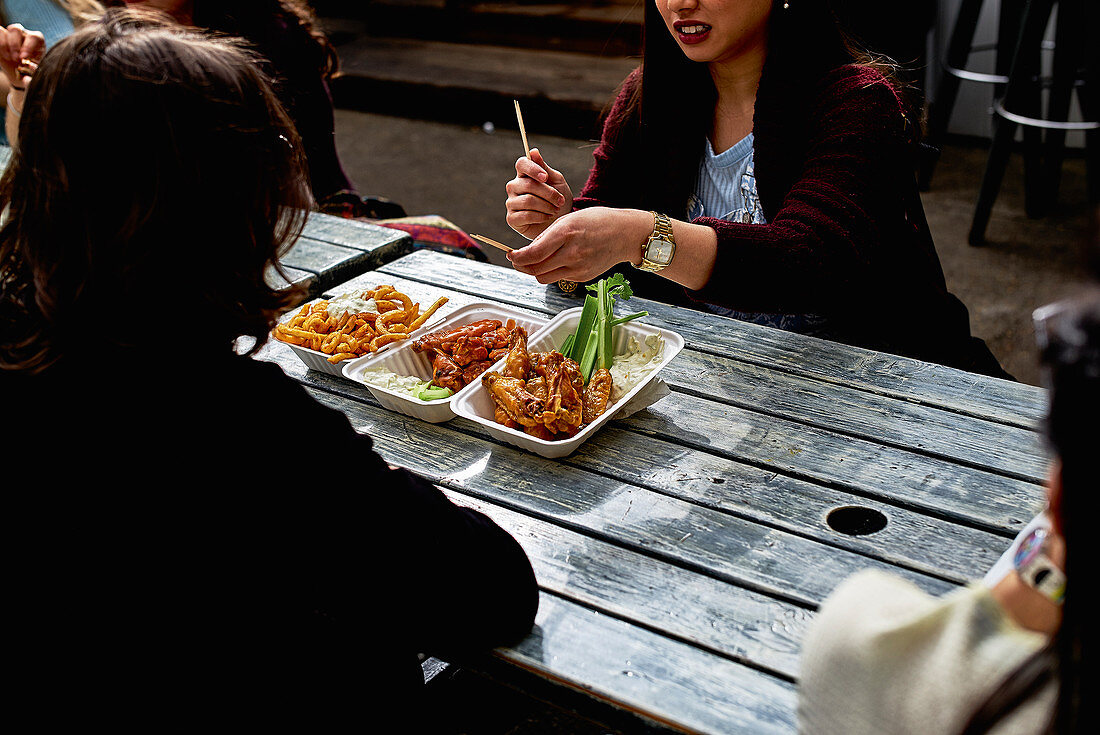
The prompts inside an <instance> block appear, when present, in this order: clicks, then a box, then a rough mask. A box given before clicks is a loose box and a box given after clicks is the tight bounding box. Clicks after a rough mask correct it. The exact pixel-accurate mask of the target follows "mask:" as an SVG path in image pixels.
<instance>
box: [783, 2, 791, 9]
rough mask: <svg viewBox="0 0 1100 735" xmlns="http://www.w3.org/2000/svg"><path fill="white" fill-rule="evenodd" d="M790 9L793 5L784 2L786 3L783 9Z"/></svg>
mask: <svg viewBox="0 0 1100 735" xmlns="http://www.w3.org/2000/svg"><path fill="white" fill-rule="evenodd" d="M789 7H791V4H790V3H788V2H784V3H783V9H784V10H786V9H787V8H789Z"/></svg>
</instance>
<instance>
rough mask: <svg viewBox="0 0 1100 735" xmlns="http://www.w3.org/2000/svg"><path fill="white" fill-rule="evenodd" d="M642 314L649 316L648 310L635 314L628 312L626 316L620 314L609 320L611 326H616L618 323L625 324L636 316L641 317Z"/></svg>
mask: <svg viewBox="0 0 1100 735" xmlns="http://www.w3.org/2000/svg"><path fill="white" fill-rule="evenodd" d="M643 316H649V312H648V311H639V312H637V313H635V314H629V315H627V316H621V317H619V318H618V319H612V320H611V326H613V327H617V326H619V325H620V324H626V323H627V322H629V321H632V320H634V319H637V318H638V317H643Z"/></svg>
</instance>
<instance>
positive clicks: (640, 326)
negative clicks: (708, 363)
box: [451, 306, 684, 457]
mask: <svg viewBox="0 0 1100 735" xmlns="http://www.w3.org/2000/svg"><path fill="white" fill-rule="evenodd" d="M582 309H583V307H579V306H578V307H576V308H573V309H566V310H565V311H563V312H561V313H560V314H558V315H557V316H556V317H554V318H553V319H551V320H550V321H549V322H547V324H546V326H545V327H543V328H542V329H540V330H539V331H538V332H537V333H535V334H533V335H531V337H530V338H529V340H528V344H527V348H528V350H529V351H531V352H546V351H549V350H556V349H558V348H560V347H561V345H562V343H564V342H565V339H566V337H568V336H569V335H570V334H571V333H573V332H575V331H576V330H577V323H578V322H579V321H580V315H581V311H582ZM642 318H643V319H644V318H645V317H642ZM652 335H660V336H661V339H663V340H664V343H665V346H664V351H663V352H662V354H661V361H660V363H658V365H657V366H656V367H655V368H654V369H653V370H651V371H650V372H649V374H648V375H646V377H645V379H644V380H642V381H641V382H640V383H638V384H637V385H635V386H634V387H633V388H631V389H630V390H629V391H627V392H626V393H624V394H623V395H622V396H620V397H619V399H618V400H616V401H615V402H614V403H612V404H610V405H608V407H607V410H606V411H604V412H603V414H601V415H600V416H599V418H597V419H596V420H595V421H593V422H592V423H591V424H589V425H588V426H585V427H584V428H583V429H581V430H580V431H579V432H577V433H576V434H575V435H574V436H571V437H569V438H568V439H560V440H556V441H549V440H546V439H539V438H538V437H535V436H531V435H530V434H527V433H525V432H523V431H520V430H519V429H511V428H509V427H507V426H504V425H503V424H498V423H497V422H496V419H495V418H494V415H495V413H496V404H495V403H494V402H493V398H492V396H490V395H489V391H488V390H486V389H485V387H484V386H483V385H482V384H481V381H478V382H477V383H476V384H475V385H474V387H473V388H472V389H471V387H470V386H467V387H466V388H465V389H463V390H462V391H461V392H459V393H457V394H455V395H454V396H453V401H452V405H451V408H452V410H453V411H454V412H455V413H456V414H457V415H459V416H462V417H463V418H467V419H470V420H471V421H474V422H476V423H478V424H481V425H482V426H484V427H485V429H486V430H487V431H488V432H489V433H490V434H492V435H493V436H494V437H496V438H497V439H499V440H501V441H503V442H507V443H508V444H511V445H513V446H517V447H521V448H522V449H526V450H528V451H530V452H534V453H535V454H540V455H542V456H543V457H565V456H567V455H569V454H571V453H572V452H573V451H574V450H576V448H577V447H579V446H580V445H581V444H583V443H584V442H585V441H587V439H588V438H589V437H590V436H592V435H593V434H595V433H596V432H597V431H599V429H600V427H601V426H603V425H604V424H606V423H607V422H608V421H610V420H611V419H612V418H613V417H614V415H615V413H616V411H617V409H618V408H621V407H622V406H625V405H626V404H627V403H628V402H629V401H630V399H631V398H633V397H634V396H635V395H637V394H638V393H639V392H640V391H641V390H642V389H644V388H645V387H646V386H647V385H649V383H650V382H652V381H653V379H654V378H655V377H657V374H658V373H659V372H660V371H661V370H663V369H664V367H665V365H667V364H668V363H669V362H670V361H671V360H672V358H674V357H676V355H677V354H679V352H680V350H682V349H683V348H684V338H683V337H682V336H681V335H679V334H677V333H676V332H673V331H670V330H667V329H658V328H657V327H653V326H650V325H648V324H645V323H644V322H642V321H641V320H638V319H635V320H634V321H630V322H627V323H625V324H620V325H618V326H617V327H615V334H614V341H615V354H616V355H618V354H622V353H623V352H625V351H626V349H627V345H628V344H629V343H630V338H631V337H635V338H636V339H637V340H638V341H639V342H644V341H645V339H646V338H647V337H649V336H652ZM499 366H500V363H497V364H496V365H494V366H493V367H490V368H489V370H496V369H498V368H499Z"/></svg>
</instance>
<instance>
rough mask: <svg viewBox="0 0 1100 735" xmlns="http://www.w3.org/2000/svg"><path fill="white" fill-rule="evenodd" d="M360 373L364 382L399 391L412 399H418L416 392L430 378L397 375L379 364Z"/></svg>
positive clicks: (425, 386)
mask: <svg viewBox="0 0 1100 735" xmlns="http://www.w3.org/2000/svg"><path fill="white" fill-rule="evenodd" d="M360 374H361V375H362V376H363V382H364V383H368V384H369V385H373V386H375V387H376V388H385V389H386V390H388V391H392V392H394V393H400V394H402V395H405V396H406V397H408V398H412V399H413V400H414V401H419V400H420V398H419V396H418V394H419V393H420V391H422V390H424V389H425V388H427V387H428V386H429V385H430V384H431V381H430V380H423V379H421V378H418V377H416V376H415V375H398V374H397V373H395V372H393V371H392V370H387V369H386V368H384V367H382V366H381V365H378V366H375V367H371V368H366V369H365V370H363V372H362V373H360Z"/></svg>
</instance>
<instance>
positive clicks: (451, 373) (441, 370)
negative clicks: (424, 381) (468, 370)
mask: <svg viewBox="0 0 1100 735" xmlns="http://www.w3.org/2000/svg"><path fill="white" fill-rule="evenodd" d="M432 382H433V383H435V384H436V385H438V386H439V387H440V388H450V389H451V390H453V391H454V392H455V393H458V392H459V391H460V390H462V389H463V388H464V387H465V386H466V382H465V381H464V380H463V377H462V368H461V367H459V366H458V365H457V364H455V361H454V360H452V359H451V358H450V357H448V356H447V355H446V354H444V353H442V352H436V353H433V354H432Z"/></svg>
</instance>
